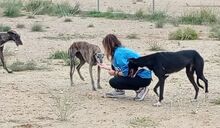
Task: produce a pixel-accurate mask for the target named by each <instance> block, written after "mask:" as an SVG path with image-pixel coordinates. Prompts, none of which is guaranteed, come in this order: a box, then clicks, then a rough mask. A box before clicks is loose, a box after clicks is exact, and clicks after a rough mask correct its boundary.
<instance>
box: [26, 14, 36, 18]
mask: <svg viewBox="0 0 220 128" xmlns="http://www.w3.org/2000/svg"><path fill="white" fill-rule="evenodd" d="M27 18H28V19H35V16H34V15H28V16H27Z"/></svg>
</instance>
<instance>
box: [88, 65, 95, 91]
mask: <svg viewBox="0 0 220 128" xmlns="http://www.w3.org/2000/svg"><path fill="white" fill-rule="evenodd" d="M92 67H93V65H92V64H89V74H90V78H91V83H92V90H93V91H96V88H95V85H94V80H93V75H92Z"/></svg>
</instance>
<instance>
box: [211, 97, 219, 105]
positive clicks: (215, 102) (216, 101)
mask: <svg viewBox="0 0 220 128" xmlns="http://www.w3.org/2000/svg"><path fill="white" fill-rule="evenodd" d="M211 103H213V104H215V105H220V98H217V99H215V100H213V101H211Z"/></svg>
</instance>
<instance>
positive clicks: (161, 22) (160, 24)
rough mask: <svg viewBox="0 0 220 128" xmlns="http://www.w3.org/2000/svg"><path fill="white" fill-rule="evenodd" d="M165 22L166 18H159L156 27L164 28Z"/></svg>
mask: <svg viewBox="0 0 220 128" xmlns="http://www.w3.org/2000/svg"><path fill="white" fill-rule="evenodd" d="M164 24H165V21H164V20H158V21H156V22H155V27H156V28H163V26H164Z"/></svg>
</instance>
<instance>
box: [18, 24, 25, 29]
mask: <svg viewBox="0 0 220 128" xmlns="http://www.w3.org/2000/svg"><path fill="white" fill-rule="evenodd" d="M16 27H17V28H25V25H24V24H17V25H16Z"/></svg>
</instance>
